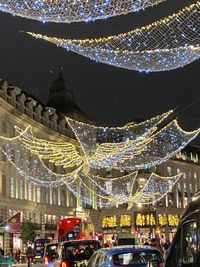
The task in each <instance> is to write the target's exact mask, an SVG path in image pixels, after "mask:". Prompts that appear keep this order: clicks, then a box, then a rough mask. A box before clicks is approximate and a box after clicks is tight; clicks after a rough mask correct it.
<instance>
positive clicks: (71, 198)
mask: <svg viewBox="0 0 200 267" xmlns="http://www.w3.org/2000/svg"><path fill="white" fill-rule="evenodd" d="M70 207H75V197H74V195H73V194H72V192H70Z"/></svg>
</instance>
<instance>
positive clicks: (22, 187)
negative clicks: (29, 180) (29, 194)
mask: <svg viewBox="0 0 200 267" xmlns="http://www.w3.org/2000/svg"><path fill="white" fill-rule="evenodd" d="M19 199H24V181H23V180H22V179H20V180H19Z"/></svg>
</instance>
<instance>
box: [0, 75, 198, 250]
mask: <svg viewBox="0 0 200 267" xmlns="http://www.w3.org/2000/svg"><path fill="white" fill-rule="evenodd" d="M62 114H68V115H70V116H71V117H73V118H76V119H78V120H80V121H87V122H91V120H90V119H88V118H87V116H86V115H85V114H84V113H83V112H82V111H81V110H80V109H79V108H78V106H77V105H76V103H75V102H74V99H73V94H72V91H71V87H70V85H69V83H67V82H66V81H65V79H64V78H63V71H62V70H60V73H59V77H58V79H57V80H55V81H54V82H53V83H52V86H51V88H50V94H49V100H48V104H47V106H46V107H45V106H43V105H42V104H41V103H40V102H39V101H37V100H35V99H34V98H33V97H31V96H29V95H28V94H26V93H24V92H23V91H22V90H21V89H19V88H18V87H16V86H12V85H10V84H8V83H7V82H6V81H3V80H2V81H0V134H1V135H4V136H5V137H13V136H14V134H15V133H14V126H15V125H16V126H20V127H22V125H23V128H25V127H26V126H27V125H29V124H31V126H32V127H33V131H34V132H35V133H36V134H37V137H38V138H43V139H49V140H52V141H59V142H66V141H70V142H72V143H73V144H75V145H77V142H76V140H75V138H74V136H73V134H72V132H71V130H70V129H69V128H68V127H67V124H66V120H65V119H64V117H63V115H62ZM17 157H19V155H18V154H17V153H15V151H14V152H13V158H15V159H16V160H17ZM28 160H29V162H31V158H29V159H28ZM150 171H154V172H156V173H157V174H159V175H161V176H172V175H175V174H178V173H183V175H182V177H181V178H180V180H179V181H178V182H177V183H176V185H175V187H174V188H173V189H172V191H171V192H169V193H168V194H167V195H166V196H165V197H164V198H163V199H162V200H161V201H160V202H158V203H156V204H155V205H149V206H140V207H139V206H133V207H131V208H128V209H127V206H126V205H120V206H119V207H118V208H112V209H106V208H104V209H94V208H95V207H96V205H95V203H93V206H84V207H83V206H82V207H80V206H81V205H82V204H81V201H80V200H77V199H76V198H75V197H74V196H73V194H72V193H71V192H70V191H69V190H68V189H67V187H65V186H62V187H59V188H49V187H39V186H36V185H34V184H33V183H31V182H30V181H29V180H26V179H24V178H22V177H21V176H20V175H19V174H18V173H17V171H16V169H15V167H14V166H13V165H11V164H10V163H9V161H8V160H7V159H6V157H5V155H4V154H3V153H2V154H1V155H0V222H4V221H5V220H7V219H8V218H9V217H11V216H12V215H13V214H15V213H16V212H18V211H20V212H21V214H22V216H21V220H23V219H25V218H26V219H30V220H32V221H33V222H35V223H36V224H37V232H38V235H40V236H53V237H54V238H56V222H57V220H58V219H60V218H63V217H69V216H78V217H83V218H89V217H90V219H91V220H92V222H93V223H94V225H95V231H96V232H102V233H103V235H104V240H112V239H113V238H115V236H116V235H118V234H119V233H128V234H129V233H131V232H133V233H134V234H136V236H137V237H138V238H139V239H142V238H146V237H148V236H150V235H152V234H153V235H155V234H159V235H161V236H162V235H163V236H166V237H167V238H168V237H170V238H172V236H173V234H174V232H175V230H176V226H177V222H178V220H179V218H180V216H181V213H182V211H183V209H184V208H185V206H186V204H187V202H188V201H189V200H190V199H191V198H192V196H193V195H194V193H195V192H196V191H197V190H199V189H200V165H199V157H198V153H196V152H195V153H190V152H182V153H179V154H177V155H176V157H175V158H173V159H171V160H169V161H167V162H166V163H164V164H162V165H160V166H158V167H156V168H154V169H153V170H149V173H148V172H147V171H145V172H141V173H140V174H141V175H140V176H139V177H140V178H138V179H137V187H138V188H140V187H142V186H143V185H144V183H145V182H146V179H147V178H148V177H149V174H150ZM101 175H102V176H107V177H112V176H115V173H114V171H112V170H104V171H102V172H101ZM77 203H78V205H77ZM11 237H12V236H10V235H9V233H7V232H6V230H5V228H3V227H0V244H2V245H3V247H4V248H8V247H10V246H11V244H13V246H19V245H20V239H19V234H16V235H14V236H13V237H12V240H11V239H10V238H11Z"/></svg>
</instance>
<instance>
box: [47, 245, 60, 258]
mask: <svg viewBox="0 0 200 267" xmlns="http://www.w3.org/2000/svg"><path fill="white" fill-rule="evenodd" d="M57 249H58V243H55V244H51V245H48V246H46V249H45V256H48V258H49V259H51V260H52V259H55V258H56V257H57V256H58V252H57Z"/></svg>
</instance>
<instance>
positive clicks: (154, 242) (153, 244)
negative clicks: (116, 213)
mask: <svg viewBox="0 0 200 267" xmlns="http://www.w3.org/2000/svg"><path fill="white" fill-rule="evenodd" d="M150 246H151V247H154V248H157V249H158V250H160V252H161V253H163V249H162V246H161V244H160V240H159V239H156V238H152V239H151V243H150Z"/></svg>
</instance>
